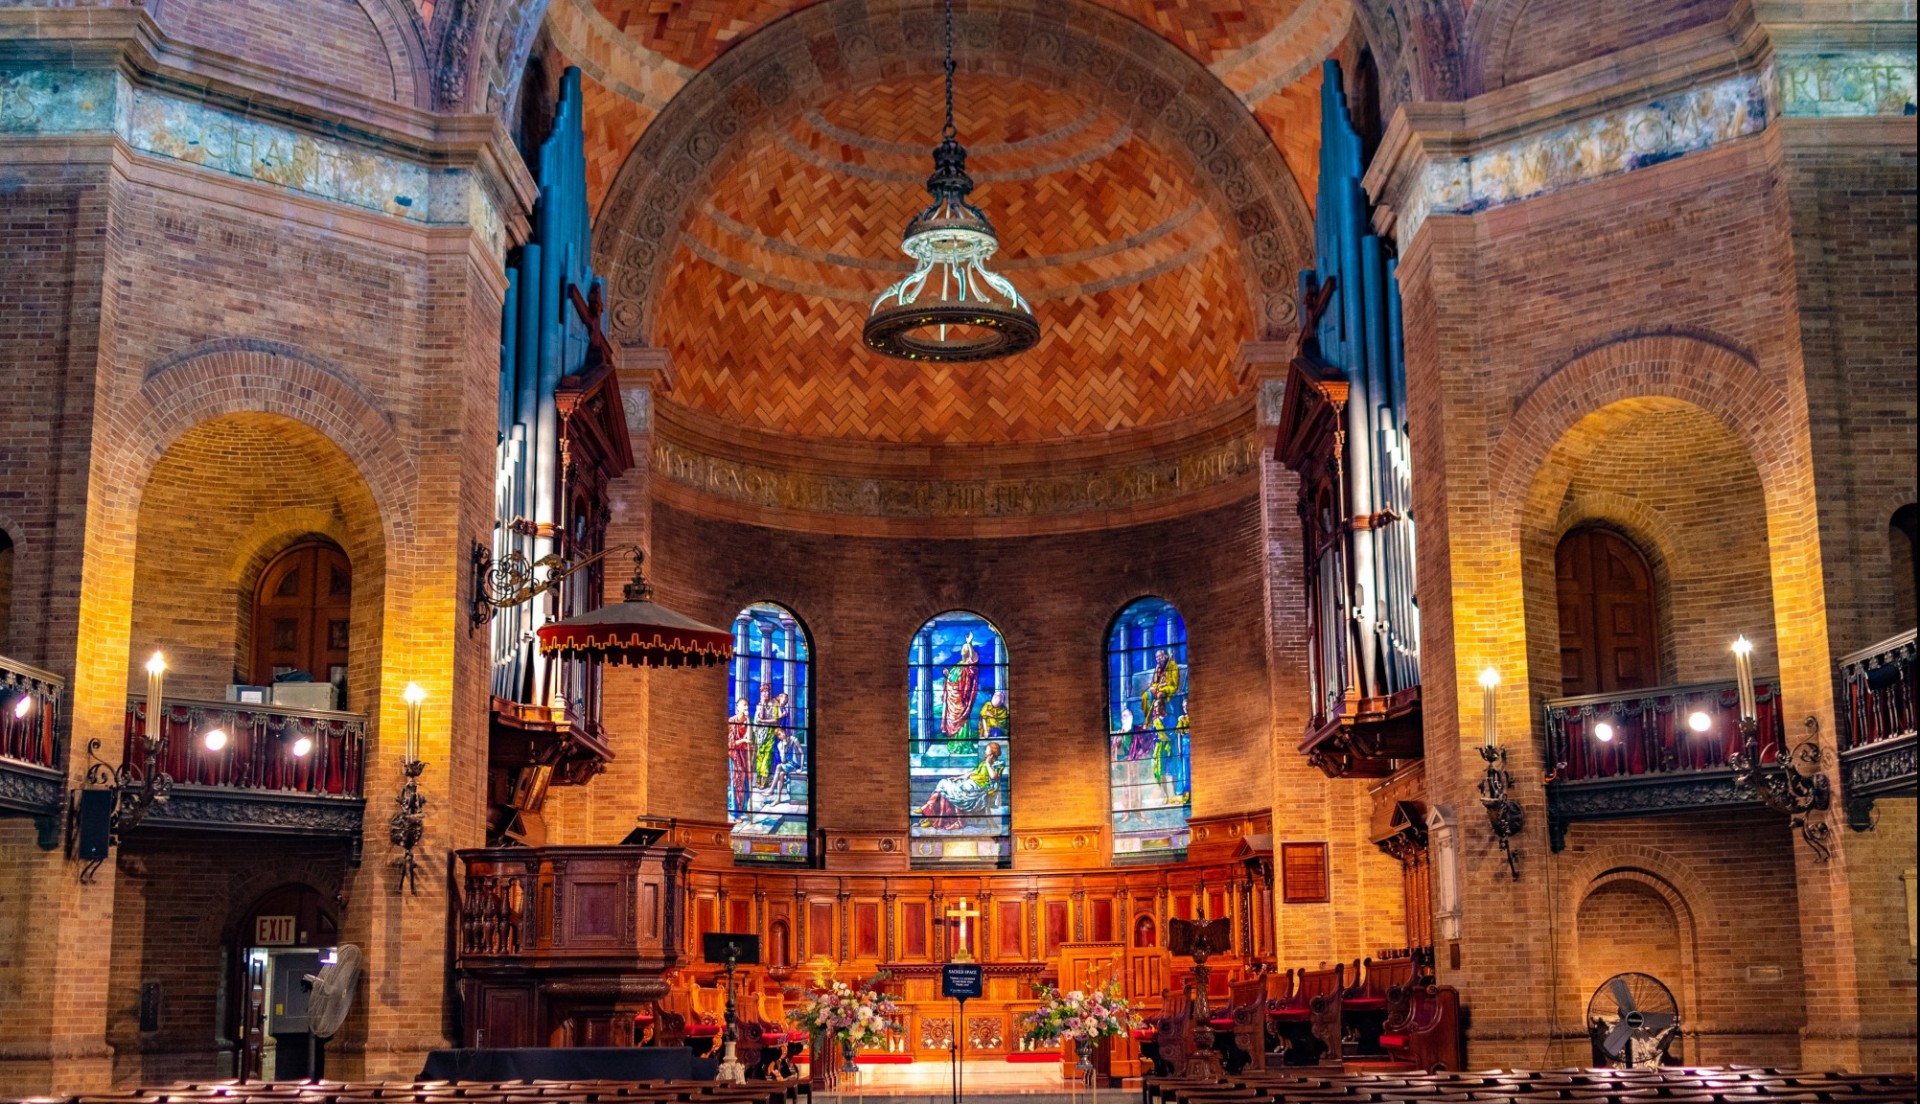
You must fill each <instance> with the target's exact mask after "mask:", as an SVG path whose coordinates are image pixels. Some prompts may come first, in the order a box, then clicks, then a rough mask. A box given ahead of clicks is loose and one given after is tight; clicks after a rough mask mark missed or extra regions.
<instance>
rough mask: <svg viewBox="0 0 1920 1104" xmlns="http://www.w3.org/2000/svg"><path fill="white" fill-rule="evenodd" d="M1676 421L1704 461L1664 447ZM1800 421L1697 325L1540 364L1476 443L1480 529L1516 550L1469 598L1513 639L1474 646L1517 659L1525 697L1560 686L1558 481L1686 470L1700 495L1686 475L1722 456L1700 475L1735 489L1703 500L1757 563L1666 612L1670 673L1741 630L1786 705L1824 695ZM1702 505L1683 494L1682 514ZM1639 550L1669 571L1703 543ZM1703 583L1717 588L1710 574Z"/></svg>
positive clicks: (1493, 659) (1611, 481)
mask: <svg viewBox="0 0 1920 1104" xmlns="http://www.w3.org/2000/svg"><path fill="white" fill-rule="evenodd" d="M1676 426H1677V427H1680V429H1681V430H1683V431H1684V432H1687V433H1693V434H1696V435H1697V436H1698V437H1699V438H1700V440H1699V442H1698V444H1699V447H1701V448H1702V449H1705V450H1707V451H1708V452H1710V453H1711V455H1712V457H1713V461H1714V465H1716V466H1715V467H1711V468H1707V467H1703V468H1701V469H1700V470H1698V471H1691V470H1687V469H1686V468H1684V467H1683V466H1682V465H1680V464H1678V463H1676V462H1675V454H1674V453H1673V450H1672V449H1671V448H1669V447H1668V446H1669V445H1670V444H1671V443H1672V442H1671V440H1670V439H1662V438H1661V434H1660V431H1661V428H1662V427H1666V428H1667V429H1669V430H1670V431H1671V430H1672V429H1673V427H1676ZM1806 434H1807V427H1806V422H1805V420H1804V417H1802V418H1799V419H1796V418H1795V417H1794V416H1793V414H1792V410H1791V407H1790V405H1789V402H1788V398H1787V395H1786V394H1785V391H1784V389H1783V388H1782V387H1781V386H1780V385H1778V384H1776V383H1775V382H1773V381H1772V380H1770V379H1768V378H1767V377H1766V376H1764V375H1762V374H1761V372H1760V371H1759V370H1758V369H1757V368H1756V367H1755V366H1754V364H1753V362H1752V361H1751V360H1749V359H1748V358H1747V357H1746V356H1745V355H1743V354H1741V353H1739V352H1737V351H1735V350H1733V349H1731V348H1729V347H1727V346H1725V345H1722V344H1718V343H1715V342H1712V341H1709V340H1705V339H1702V338H1699V337H1693V336H1682V335H1672V334H1661V335H1651V336H1643V337H1631V338H1624V339H1621V340H1617V341H1614V342H1611V343H1609V344H1606V345H1604V346H1601V347H1599V348H1596V349H1593V350H1591V351H1588V352H1585V353H1583V354H1581V355H1579V356H1577V357H1575V358H1573V359H1571V360H1569V361H1567V362H1566V363H1564V364H1562V365H1560V366H1558V367H1556V368H1553V369H1551V370H1550V371H1547V372H1546V373H1544V375H1543V377H1542V379H1541V380H1540V382H1539V383H1538V384H1537V385H1535V386H1534V387H1533V388H1532V389H1531V390H1530V391H1529V392H1527V393H1526V394H1524V395H1523V396H1522V397H1521V399H1520V401H1519V402H1518V404H1517V405H1516V407H1515V408H1514V410H1513V411H1512V413H1511V414H1510V415H1509V416H1507V417H1506V418H1505V419H1504V420H1503V421H1502V422H1501V423H1499V435H1498V437H1497V438H1496V439H1495V440H1494V442H1493V447H1492V450H1491V455H1490V456H1489V458H1488V467H1487V470H1488V480H1487V483H1488V496H1489V505H1490V509H1491V519H1490V529H1489V531H1490V533H1491V534H1492V535H1493V536H1494V539H1495V540H1496V541H1499V542H1502V543H1503V544H1504V543H1505V542H1508V541H1511V544H1510V545H1508V546H1509V547H1512V548H1514V549H1515V550H1516V554H1515V555H1516V558H1515V559H1508V558H1507V555H1508V554H1506V553H1502V554H1500V555H1499V557H1498V558H1497V559H1495V560H1488V561H1486V565H1487V566H1488V567H1489V568H1492V567H1494V566H1495V565H1496V564H1498V565H1499V566H1500V567H1501V568H1503V569H1504V570H1506V571H1510V572H1511V575H1510V576H1508V577H1510V578H1513V579H1514V580H1515V582H1514V583H1512V584H1511V585H1510V586H1508V587H1506V588H1503V589H1502V590H1501V591H1499V592H1497V593H1495V594H1494V595H1493V596H1492V598H1491V600H1490V601H1488V602H1487V603H1486V604H1485V605H1484V607H1483V608H1482V609H1480V610H1479V611H1477V615H1478V616H1484V617H1487V618H1490V619H1493V620H1492V621H1490V622H1489V623H1493V622H1494V621H1505V622H1506V623H1524V624H1525V626H1526V633H1525V642H1526V643H1525V648H1524V651H1518V650H1516V651H1502V650H1498V649H1496V650H1491V651H1489V652H1486V653H1484V656H1483V658H1478V659H1476V662H1483V663H1484V662H1490V663H1494V664H1496V665H1498V666H1499V667H1500V668H1501V669H1502V671H1503V672H1504V671H1509V670H1511V671H1519V670H1522V669H1524V670H1525V671H1526V680H1527V683H1528V685H1529V686H1530V688H1531V689H1532V691H1533V693H1534V694H1535V695H1536V697H1535V699H1534V700H1536V701H1537V700H1539V699H1543V698H1551V697H1554V696H1557V693H1558V690H1557V687H1558V682H1559V664H1558V658H1557V654H1556V653H1557V639H1556V638H1557V622H1556V619H1555V617H1554V611H1553V589H1552V586H1551V580H1552V577H1553V558H1552V552H1553V546H1554V544H1555V543H1556V542H1557V540H1558V538H1559V536H1560V534H1561V533H1563V532H1565V530H1566V528H1567V527H1569V526H1570V525H1571V524H1574V523H1575V522H1576V521H1577V520H1580V514H1579V512H1578V510H1569V509H1568V503H1569V491H1570V489H1571V490H1573V491H1574V492H1575V500H1576V505H1577V500H1578V498H1579V496H1580V495H1581V494H1584V493H1586V492H1587V491H1589V490H1591V491H1592V492H1594V493H1595V494H1596V495H1606V494H1618V493H1621V492H1622V491H1623V489H1624V488H1631V487H1635V486H1638V487H1643V488H1644V487H1654V486H1657V485H1664V484H1665V483H1666V482H1668V481H1671V480H1673V479H1677V480H1678V481H1679V482H1680V483H1686V482H1687V481H1689V480H1692V481H1694V482H1693V484H1692V488H1691V492H1690V493H1693V494H1694V498H1693V499H1692V501H1693V502H1695V503H1696V504H1697V503H1700V502H1703V501H1706V498H1705V497H1704V492H1703V491H1702V488H1701V486H1700V484H1699V482H1698V481H1699V480H1700V479H1703V478H1707V477H1709V476H1713V475H1714V474H1715V473H1716V472H1718V473H1721V474H1723V475H1724V476H1725V478H1724V480H1723V483H1722V484H1721V485H1719V486H1717V487H1713V488H1709V489H1711V490H1713V491H1714V493H1715V494H1717V495H1718V494H1720V492H1721V491H1722V490H1723V489H1724V490H1731V491H1734V492H1737V493H1736V494H1735V495H1734V496H1733V497H1731V498H1729V497H1727V496H1725V495H1720V497H1721V501H1720V502H1719V504H1718V505H1717V506H1715V507H1713V509H1712V510H1711V511H1706V513H1707V515H1708V516H1711V517H1713V518H1715V519H1718V520H1724V521H1726V522H1727V524H1729V525H1730V526H1732V527H1733V528H1732V530H1731V531H1730V532H1729V533H1728V534H1724V535H1726V536H1728V537H1730V538H1731V539H1732V540H1733V544H1734V546H1735V547H1737V548H1738V549H1740V550H1741V551H1742V553H1743V554H1744V555H1747V556H1748V557H1750V558H1754V562H1755V563H1757V564H1758V565H1760V566H1758V567H1757V568H1755V570H1754V571H1752V572H1748V573H1746V574H1743V575H1741V576H1740V577H1739V579H1738V580H1737V581H1735V582H1728V581H1726V580H1722V581H1721V582H1722V584H1723V585H1722V587H1721V589H1720V590H1719V591H1718V597H1717V598H1715V599H1714V600H1713V601H1712V602H1710V603H1709V604H1708V605H1707V606H1705V607H1703V608H1706V609H1709V610H1717V611H1722V612H1720V613H1715V614H1714V615H1713V616H1712V618H1710V619H1709V620H1708V621H1705V622H1701V623H1699V624H1697V625H1694V626H1692V627H1691V628H1685V627H1684V626H1685V625H1686V622H1684V621H1683V620H1682V619H1681V618H1680V616H1679V615H1678V614H1675V615H1674V616H1675V621H1676V623H1678V624H1681V625H1682V626H1683V628H1682V629H1678V630H1676V631H1675V633H1674V634H1673V638H1674V642H1675V643H1674V655H1675V665H1674V675H1675V677H1676V678H1677V680H1678V681H1693V680H1696V679H1709V678H1725V677H1728V670H1727V669H1726V667H1725V663H1724V659H1725V656H1724V649H1725V645H1726V642H1727V641H1728V640H1730V639H1731V638H1732V636H1733V635H1734V634H1735V633H1737V632H1745V633H1746V635H1747V636H1748V637H1749V638H1752V639H1754V640H1755V642H1756V645H1757V646H1758V650H1759V652H1760V654H1763V655H1765V656H1767V657H1768V659H1766V660H1763V661H1761V665H1760V667H1759V670H1761V671H1762V672H1767V671H1772V670H1779V671H1780V672H1781V673H1782V675H1783V677H1785V678H1787V680H1788V682H1789V685H1788V686H1787V688H1786V693H1787V694H1788V695H1789V696H1790V697H1793V698H1795V699H1796V701H1795V704H1794V706H1793V709H1794V710H1795V711H1796V713H1798V712H1800V711H1802V710H1805V711H1806V712H1811V713H1816V714H1818V713H1821V712H1825V711H1830V709H1831V703H1832V697H1831V694H1832V690H1831V685H1830V675H1829V673H1828V671H1827V668H1828V658H1829V657H1828V649H1827V641H1826V634H1825V630H1824V617H1825V601H1824V594H1823V592H1822V591H1821V590H1820V588H1819V587H1817V586H1808V585H1807V580H1808V579H1816V580H1817V579H1818V578H1819V577H1820V568H1819V564H1820V549H1819V534H1818V529H1817V520H1816V518H1815V516H1814V513H1813V511H1812V509H1811V502H1812V496H1813V479H1812V470H1811V466H1810V462H1809V460H1808V455H1809V448H1808V445H1807V437H1806ZM1629 438H1631V440H1632V441H1634V442H1635V445H1634V454H1635V455H1637V456H1638V455H1645V454H1647V453H1649V452H1652V453H1653V454H1654V455H1656V456H1657V463H1658V468H1657V471H1656V472H1654V473H1653V475H1648V474H1646V473H1645V472H1643V473H1642V474H1641V475H1640V476H1637V477H1636V476H1634V475H1633V474H1632V470H1631V467H1632V466H1631V465H1630V464H1628V463H1627V462H1626V460H1625V459H1624V458H1623V457H1624V456H1625V452H1624V451H1623V449H1622V447H1621V442H1623V441H1626V440H1628V439H1629ZM1684 443H1685V442H1683V444H1684ZM1689 447H1691V446H1689ZM1595 473H1601V475H1604V478H1601V477H1599V476H1597V475H1595ZM1654 476H1658V478H1657V479H1656V478H1654ZM1583 479H1584V480H1585V482H1582V480H1583ZM1628 497H1635V498H1641V499H1644V497H1645V496H1644V495H1638V494H1636V495H1629V496H1628ZM1700 514H1701V511H1700V510H1698V509H1695V514H1694V516H1700ZM1671 526H1672V529H1673V531H1674V532H1681V531H1683V530H1684V529H1686V528H1687V526H1685V525H1683V524H1682V523H1681V522H1680V521H1679V520H1678V519H1675V520H1673V521H1672V522H1671ZM1641 535H1643V536H1644V535H1648V534H1641ZM1704 535H1705V536H1715V535H1716V534H1712V533H1709V534H1704ZM1650 551H1654V552H1657V553H1659V555H1660V556H1661V557H1662V558H1664V559H1665V560H1666V561H1667V563H1668V564H1669V565H1672V566H1674V568H1675V570H1676V572H1677V571H1678V570H1679V566H1678V565H1680V564H1682V563H1699V564H1702V565H1705V564H1708V563H1711V556H1710V555H1709V557H1708V558H1707V559H1699V558H1697V557H1696V558H1693V559H1689V554H1682V553H1678V552H1676V551H1674V550H1673V549H1672V548H1663V547H1660V545H1659V543H1658V542H1657V541H1656V542H1655V543H1654V545H1653V547H1652V548H1650ZM1698 574H1700V575H1702V576H1704V575H1705V574H1706V572H1705V571H1704V570H1703V571H1702V572H1699V573H1698ZM1674 585H1675V587H1676V589H1675V591H1674V598H1673V603H1674V605H1675V606H1679V605H1681V604H1683V599H1682V597H1681V595H1680V592H1679V590H1678V589H1677V588H1678V586H1679V583H1678V582H1676V583H1675V584H1674ZM1729 588H1732V589H1729ZM1734 591H1738V593H1737V594H1735V593H1734ZM1700 593H1702V594H1705V595H1707V596H1708V597H1712V596H1713V592H1712V591H1711V589H1709V590H1707V591H1701V592H1700ZM1736 606H1737V607H1739V609H1741V610H1744V612H1740V613H1738V615H1737V618H1736V615H1735V614H1734V613H1730V612H1725V611H1728V610H1732V609H1734V608H1735V607H1736ZM1730 621H1737V623H1729V622H1730ZM1776 626H1777V627H1778V632H1777V636H1776ZM1762 633H1764V634H1766V636H1765V639H1764V641H1763V640H1762V639H1761V637H1760V636H1759V635H1758V634H1762ZM1776 643H1777V647H1776ZM1776 663H1777V664H1778V666H1777V667H1776V666H1775V664H1776ZM1796 671H1797V672H1798V673H1799V675H1800V677H1799V678H1798V679H1797V680H1796V679H1795V678H1793V677H1792V675H1793V673H1794V672H1796Z"/></svg>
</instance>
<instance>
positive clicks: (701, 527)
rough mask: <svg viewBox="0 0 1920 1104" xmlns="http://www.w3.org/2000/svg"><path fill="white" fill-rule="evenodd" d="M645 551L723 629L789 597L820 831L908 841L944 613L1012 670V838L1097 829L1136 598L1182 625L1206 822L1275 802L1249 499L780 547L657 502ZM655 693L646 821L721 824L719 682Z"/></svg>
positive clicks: (692, 682)
mask: <svg viewBox="0 0 1920 1104" xmlns="http://www.w3.org/2000/svg"><path fill="white" fill-rule="evenodd" d="M653 548H654V559H653V560H652V561H651V563H652V564H653V565H654V566H655V568H656V574H655V579H654V582H655V586H656V589H657V591H658V593H659V595H660V600H661V601H664V602H665V603H667V604H668V605H670V606H673V607H674V608H676V609H679V610H681V611H682V612H684V613H687V614H690V615H692V616H694V617H697V618H700V619H702V620H704V621H707V622H709V623H712V624H718V625H728V624H731V623H732V621H733V616H734V614H735V613H736V612H737V611H738V610H739V609H740V607H741V606H743V605H745V604H746V603H747V602H750V601H754V600H757V599H766V600H771V601H778V602H780V603H782V604H783V605H786V606H787V607H788V608H790V609H792V610H793V611H794V612H795V614H797V615H798V616H799V618H800V619H801V620H802V621H803V622H805V624H806V625H807V627H808V629H809V630H810V631H811V632H812V634H813V642H814V653H813V654H814V657H815V658H814V679H815V702H816V705H815V717H816V729H815V734H814V741H815V745H814V746H815V751H814V755H815V763H816V768H815V769H816V787H817V793H818V799H817V810H818V811H817V816H816V822H817V823H819V824H820V825H822V826H826V827H831V828H851V829H869V830H872V829H884V828H891V829H894V830H899V829H904V828H905V826H906V822H907V804H908V800H907V770H906V762H907V760H906V721H905V719H906V708H907V674H906V656H907V645H908V643H909V641H910V640H911V639H912V636H913V633H914V632H915V631H916V630H917V629H918V628H919V626H920V625H921V623H922V622H924V621H925V620H926V619H927V618H928V617H931V616H932V615H934V614H936V613H939V612H941V611H943V610H949V609H970V610H974V611H976V612H978V613H980V614H982V615H984V616H985V617H987V618H988V619H990V620H991V621H993V622H994V623H995V624H996V625H997V626H998V627H999V629H1000V631H1001V633H1002V634H1003V636H1004V637H1005V639H1006V644H1007V648H1008V650H1009V652H1010V655H1011V662H1012V667H1011V673H1010V676H1009V683H1010V690H1011V693H1010V695H1009V698H1010V704H1011V705H1012V709H1013V723H1012V732H1013V737H1012V740H1013V747H1012V763H1013V784H1012V790H1013V817H1014V824H1015V826H1016V827H1015V830H1016V832H1017V831H1018V830H1019V829H1020V827H1022V826H1028V827H1033V828H1050V827H1071V826H1080V825H1092V824H1101V823H1104V822H1105V821H1106V818H1107V799H1108V795H1107V791H1106V788H1105V785H1104V783H1105V779H1106V773H1107V772H1106V761H1105V755H1106V740H1105V737H1104V725H1105V713H1104V700H1105V693H1106V684H1105V673H1104V672H1105V667H1104V663H1105V647H1106V633H1107V629H1108V625H1109V622H1110V621H1111V619H1112V617H1113V615H1114V614H1115V613H1117V612H1118V611H1119V610H1120V607H1121V606H1123V605H1125V604H1126V603H1127V602H1128V601H1130V600H1131V599H1133V598H1136V597H1138V596H1140V595H1142V594H1158V595H1160V596H1162V597H1164V598H1166V599H1168V600H1169V601H1171V602H1173V603H1174V604H1175V605H1176V606H1178V607H1179V609H1180V611H1181V612H1182V614H1183V615H1184V616H1185V617H1186V620H1187V632H1188V637H1189V640H1190V642H1191V643H1190V645H1189V654H1190V656H1191V661H1192V662H1191V671H1192V680H1193V689H1192V696H1191V699H1190V700H1191V703H1192V718H1193V749H1194V777H1193V794H1194V807H1193V812H1194V814H1195V815H1196V816H1210V815H1216V814H1224V813H1234V812H1242V811H1245V810H1249V809H1255V808H1259V807H1262V806H1264V805H1265V804H1266V802H1267V800H1268V794H1267V793H1266V792H1265V787H1264V785H1262V780H1263V779H1264V778H1265V777H1266V760H1267V755H1268V745H1269V740H1270V738H1269V734H1268V729H1267V726H1266V715H1267V698H1266V670H1265V663H1266V660H1265V657H1264V656H1263V654H1262V642H1261V632H1260V626H1259V612H1258V611H1259V610H1260V609H1261V602H1262V586H1261V580H1260V571H1261V565H1262V561H1263V558H1264V557H1263V553H1262V551H1261V546H1260V537H1259V513H1258V508H1257V506H1256V504H1255V503H1254V502H1253V501H1252V500H1251V499H1249V500H1247V501H1244V502H1242V503H1239V504H1236V505H1233V506H1229V507H1225V508H1222V509H1217V510H1213V511H1209V512H1206V513H1203V514H1200V515H1197V516H1194V517H1190V518H1186V519H1182V520H1180V521H1177V522H1166V523H1160V524H1154V525H1143V526H1136V527H1131V528H1119V529H1110V530H1104V531H1099V532H1093V533H1084V534H1066V535H1059V536H1036V537H1028V538H1020V539H997V540H975V541H957V540H949V541H908V540H886V539H876V538H863V537H831V536H821V535H814V534H804V533H795V532H784V531H780V530H775V529H765V528H758V527H754V526H747V525H739V524H735V523H731V522H722V521H714V520H709V519H705V518H701V517H698V516H696V515H693V514H691V513H688V512H686V511H684V510H678V509H674V508H672V507H670V506H667V505H666V504H664V503H656V504H655V506H654V514H653ZM652 678H653V686H654V690H655V693H654V695H653V710H652V715H651V717H650V718H649V719H648V721H647V722H646V729H645V731H646V732H647V740H648V744H647V755H648V759H649V779H648V783H649V784H648V792H647V798H646V804H647V808H646V809H645V811H647V812H650V813H652V814H654V815H658V816H681V817H688V818H693V819H703V820H721V819H724V806H723V798H724V779H725V756H724V752H723V750H722V741H723V738H724V723H723V722H724V718H725V716H726V702H725V700H724V699H725V695H726V673H725V671H724V669H714V670H709V671H699V672H665V673H656V674H655V675H653V676H652ZM669 680H670V681H669ZM608 724H609V727H610V728H611V730H612V731H613V733H614V740H615V741H616V748H618V747H620V746H621V741H623V740H631V739H632V737H631V735H629V734H630V733H634V732H635V731H636V730H638V729H639V728H640V722H639V721H638V719H637V718H632V717H623V716H618V715H613V714H611V713H610V714H609V717H608ZM636 805H637V803H636ZM634 811H635V812H639V811H642V810H641V809H640V808H638V807H636V808H635V809H634Z"/></svg>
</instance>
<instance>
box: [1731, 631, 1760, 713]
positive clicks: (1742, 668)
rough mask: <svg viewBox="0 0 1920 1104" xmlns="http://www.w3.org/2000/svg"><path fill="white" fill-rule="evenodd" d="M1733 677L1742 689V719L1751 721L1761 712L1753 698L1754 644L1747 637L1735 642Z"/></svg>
mask: <svg viewBox="0 0 1920 1104" xmlns="http://www.w3.org/2000/svg"><path fill="white" fill-rule="evenodd" d="M1733 677H1734V679H1735V680H1736V681H1737V683H1738V685H1739V687H1740V719H1741V720H1742V721H1751V720H1753V719H1754V718H1755V717H1757V716H1758V715H1759V710H1758V709H1757V708H1755V705H1754V697H1753V644H1752V642H1751V641H1749V640H1748V639H1747V638H1746V637H1745V636H1741V637H1739V638H1737V639H1735V640H1734V642H1733Z"/></svg>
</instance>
